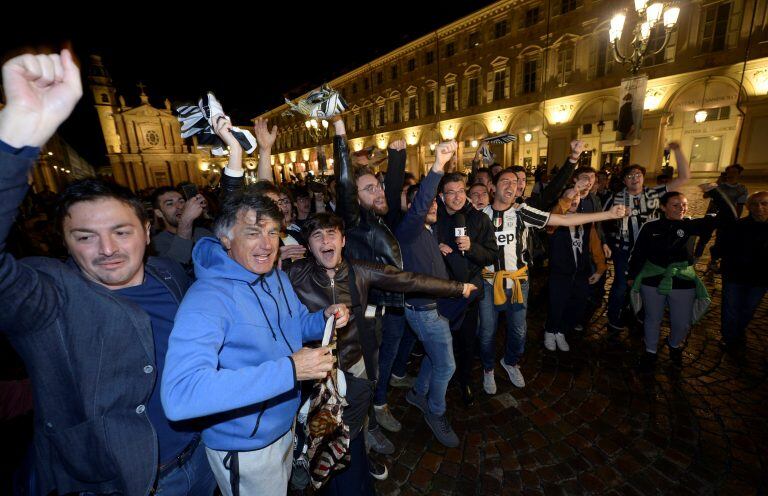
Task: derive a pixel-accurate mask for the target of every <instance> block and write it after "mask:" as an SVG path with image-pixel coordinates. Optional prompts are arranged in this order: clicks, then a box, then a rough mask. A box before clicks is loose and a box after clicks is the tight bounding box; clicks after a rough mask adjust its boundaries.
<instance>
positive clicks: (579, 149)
mask: <svg viewBox="0 0 768 496" xmlns="http://www.w3.org/2000/svg"><path fill="white" fill-rule="evenodd" d="M586 149H587V144H586V143H584V142H583V141H581V140H573V141H571V158H573V159H577V158H579V157H580V156H581V154H582V153H583V152H584V150H586Z"/></svg>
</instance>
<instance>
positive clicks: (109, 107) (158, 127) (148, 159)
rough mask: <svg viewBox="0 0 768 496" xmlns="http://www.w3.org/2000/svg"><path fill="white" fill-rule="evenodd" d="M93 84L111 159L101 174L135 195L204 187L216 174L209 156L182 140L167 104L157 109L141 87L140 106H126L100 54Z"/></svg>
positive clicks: (92, 69) (93, 66) (93, 59)
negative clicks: (184, 184) (164, 188)
mask: <svg viewBox="0 0 768 496" xmlns="http://www.w3.org/2000/svg"><path fill="white" fill-rule="evenodd" d="M88 83H89V84H88V85H89V88H90V90H91V95H92V97H93V102H94V106H95V107H96V112H97V113H98V116H99V122H100V124H101V130H102V133H103V135H104V143H105V144H106V149H107V159H108V160H109V167H108V168H102V170H100V172H102V173H106V174H110V175H112V176H113V177H114V179H115V181H116V182H117V183H119V184H122V185H124V186H128V187H129V188H131V189H133V190H134V191H140V190H143V189H146V188H152V187H157V186H168V185H175V184H178V183H180V182H182V181H190V182H193V183H195V184H197V185H203V184H205V182H206V180H207V176H208V175H209V174H210V173H212V171H213V168H212V167H211V160H210V153H208V152H207V151H206V150H199V149H198V148H197V146H196V143H194V142H192V144H191V145H190V144H188V143H186V142H185V140H184V139H182V137H181V130H180V125H179V121H178V119H177V118H176V117H175V116H174V115H173V112H172V110H171V103H170V101H169V100H168V99H166V100H165V105H164V108H155V107H153V106H152V104H151V103H150V102H149V97H148V96H147V95H146V93H145V92H144V87H143V85H141V84H140V85H139V89H140V96H139V98H140V102H139V105H138V106H137V107H129V106H127V105H126V102H125V98H124V97H122V96H119V95H117V90H116V89H115V87H114V85H113V84H112V79H111V78H110V76H109V73H108V72H107V70H106V69H105V68H104V65H103V64H102V61H101V57H99V56H96V55H92V56H91V61H90V66H89V71H88ZM105 169H106V170H105Z"/></svg>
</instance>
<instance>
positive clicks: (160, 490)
mask: <svg viewBox="0 0 768 496" xmlns="http://www.w3.org/2000/svg"><path fill="white" fill-rule="evenodd" d="M215 488H216V478H215V477H214V476H213V472H212V471H211V466H210V465H209V464H208V457H207V456H206V454H205V446H204V445H203V442H202V441H200V444H198V445H197V448H195V451H194V452H193V453H192V456H191V457H189V459H188V460H187V463H185V464H184V465H182V466H181V467H177V468H175V469H174V470H171V471H170V472H168V473H167V474H165V475H164V476H163V477H162V478H161V479H160V480H158V481H157V484H156V485H155V492H154V493H153V494H162V495H165V496H187V495H188V496H211V495H212V494H213V490H214V489H215ZM80 496H96V494H95V493H91V492H81V493H80Z"/></svg>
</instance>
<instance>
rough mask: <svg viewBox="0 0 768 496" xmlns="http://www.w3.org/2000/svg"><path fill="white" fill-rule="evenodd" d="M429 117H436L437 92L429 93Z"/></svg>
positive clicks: (431, 91)
mask: <svg viewBox="0 0 768 496" xmlns="http://www.w3.org/2000/svg"><path fill="white" fill-rule="evenodd" d="M426 112H427V115H435V90H429V91H427V108H426Z"/></svg>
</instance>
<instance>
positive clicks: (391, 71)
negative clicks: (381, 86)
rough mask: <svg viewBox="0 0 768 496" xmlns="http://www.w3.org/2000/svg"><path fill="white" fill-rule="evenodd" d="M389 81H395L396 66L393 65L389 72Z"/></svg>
mask: <svg viewBox="0 0 768 496" xmlns="http://www.w3.org/2000/svg"><path fill="white" fill-rule="evenodd" d="M389 75H390V79H397V66H396V65H393V66H392V67H391V68H390V70H389Z"/></svg>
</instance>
